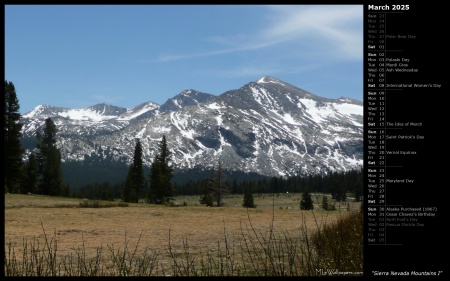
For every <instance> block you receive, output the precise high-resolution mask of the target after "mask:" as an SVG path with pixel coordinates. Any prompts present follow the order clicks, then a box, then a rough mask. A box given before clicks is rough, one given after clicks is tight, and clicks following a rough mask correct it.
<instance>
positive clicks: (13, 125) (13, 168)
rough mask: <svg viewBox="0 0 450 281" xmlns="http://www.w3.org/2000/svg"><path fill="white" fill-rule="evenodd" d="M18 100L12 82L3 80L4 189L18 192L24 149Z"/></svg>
mask: <svg viewBox="0 0 450 281" xmlns="http://www.w3.org/2000/svg"><path fill="white" fill-rule="evenodd" d="M19 109H20V106H19V100H18V99H17V94H16V89H15V87H14V84H13V83H12V82H8V81H6V80H5V103H4V108H3V111H4V120H3V122H4V127H3V137H4V153H5V154H4V169H5V186H6V188H5V191H4V192H14V193H17V192H19V188H20V179H21V170H22V154H23V152H24V149H23V148H22V146H21V144H20V137H21V136H22V134H21V130H22V124H21V123H20V113H19Z"/></svg>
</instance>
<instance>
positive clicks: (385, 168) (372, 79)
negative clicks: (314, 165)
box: [364, 4, 442, 276]
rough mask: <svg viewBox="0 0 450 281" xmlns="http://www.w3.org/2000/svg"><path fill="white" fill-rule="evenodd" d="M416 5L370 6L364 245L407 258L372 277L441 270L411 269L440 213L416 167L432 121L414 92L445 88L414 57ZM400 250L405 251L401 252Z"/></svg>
mask: <svg viewBox="0 0 450 281" xmlns="http://www.w3.org/2000/svg"><path fill="white" fill-rule="evenodd" d="M415 8H417V7H414V5H412V4H411V5H406V4H401V5H393V4H386V5H366V6H365V9H366V11H365V13H366V14H365V21H366V22H365V23H364V24H365V37H364V40H365V42H364V48H365V51H364V54H365V57H364V59H365V63H364V65H365V81H364V83H365V85H364V91H365V93H364V106H365V112H364V119H365V126H366V129H365V141H364V142H365V144H364V145H365V154H364V155H365V156H364V157H365V159H364V170H365V175H366V178H365V181H364V185H365V193H364V208H365V217H364V218H365V245H366V247H365V249H367V251H368V252H381V251H384V250H385V251H386V253H391V252H392V253H396V255H398V258H403V259H404V260H403V261H402V262H400V261H399V264H402V265H401V266H400V265H399V266H398V267H396V264H395V263H391V264H385V265H380V266H377V265H369V267H370V269H371V270H369V271H368V272H367V271H366V274H368V275H373V276H375V275H389V276H395V275H398V276H403V275H409V276H412V275H415V276H424V275H426V276H431V275H432V276H439V275H441V274H442V271H441V270H423V269H417V270H416V269H415V268H408V267H407V264H408V259H411V261H412V259H413V257H412V256H410V255H409V254H408V253H410V252H412V250H411V249H412V242H413V241H414V237H415V238H416V239H417V242H419V238H420V237H421V235H422V234H423V233H426V231H427V227H428V226H429V225H434V223H435V222H434V220H436V218H437V216H439V212H440V211H441V210H439V208H438V206H437V204H436V205H435V204H433V202H430V200H424V201H421V200H419V199H420V198H418V197H420V196H421V193H420V192H421V191H426V189H427V188H426V182H425V181H424V179H423V176H422V175H421V174H419V173H418V172H417V171H418V167H419V165H423V161H424V159H425V158H424V157H425V154H426V153H425V149H426V146H425V143H426V140H427V135H426V126H427V125H429V124H427V123H426V122H425V120H424V118H423V116H421V115H420V114H417V113H418V112H420V111H418V110H419V108H420V106H421V102H420V100H419V99H417V97H424V96H426V95H428V94H430V93H431V92H433V91H439V90H441V87H442V84H441V83H440V82H439V81H425V80H426V79H428V78H427V77H428V76H422V74H423V73H426V72H429V71H431V70H430V69H425V68H426V66H424V65H422V63H421V60H420V59H419V56H418V54H417V52H418V50H420V47H419V46H420V44H422V43H423V42H422V41H421V40H423V38H420V33H419V32H417V31H415V30H414V29H412V25H409V23H410V22H411V21H417V20H418V19H417V18H416V16H415V15H417V13H415V14H414V13H412V12H411V11H412V10H413V9H415ZM433 71H434V70H433ZM375 249H376V250H375ZM403 249H408V250H407V251H405V253H406V254H404V255H402V254H401V251H402V250H403ZM391 259H392V260H394V259H393V258H392V257H388V256H387V257H386V260H387V261H389V260H391ZM415 262H417V261H416V260H414V262H411V263H410V265H413V264H414V263H415ZM380 263H382V261H380ZM405 264H406V265H405ZM386 269H389V270H386Z"/></svg>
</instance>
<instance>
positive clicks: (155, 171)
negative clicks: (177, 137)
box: [148, 136, 174, 204]
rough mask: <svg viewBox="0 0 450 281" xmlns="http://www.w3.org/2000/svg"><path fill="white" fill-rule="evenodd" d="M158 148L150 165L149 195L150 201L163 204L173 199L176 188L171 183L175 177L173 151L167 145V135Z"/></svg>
mask: <svg viewBox="0 0 450 281" xmlns="http://www.w3.org/2000/svg"><path fill="white" fill-rule="evenodd" d="M158 148H159V151H158V153H157V154H156V156H155V158H154V160H153V163H152V165H151V167H150V193H149V195H148V201H149V202H150V203H152V202H154V203H157V204H163V203H166V202H167V201H169V200H171V199H172V197H173V196H174V189H173V185H172V183H171V181H172V177H173V166H172V164H171V162H172V159H171V152H170V151H169V149H168V147H167V141H166V137H165V136H163V137H162V140H161V142H160V143H159V145H158Z"/></svg>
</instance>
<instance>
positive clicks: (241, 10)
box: [5, 5, 363, 114]
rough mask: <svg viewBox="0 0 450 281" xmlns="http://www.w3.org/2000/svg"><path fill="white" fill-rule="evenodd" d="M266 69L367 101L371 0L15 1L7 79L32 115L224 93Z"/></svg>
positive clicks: (9, 19)
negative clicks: (309, 1) (310, 0)
mask: <svg viewBox="0 0 450 281" xmlns="http://www.w3.org/2000/svg"><path fill="white" fill-rule="evenodd" d="M266 75H269V76H273V77H275V78H278V79H280V80H283V81H285V82H287V83H290V84H293V85H295V86H297V87H299V88H302V89H304V90H307V91H309V92H311V93H313V94H316V95H319V96H323V97H328V98H339V97H341V96H345V97H350V98H355V99H358V100H361V101H362V100H363V6H362V5H335V6H329V5H312V6H308V5H293V6H288V5H275V6H265V5H142V6H141V5H6V6H5V80H8V81H11V82H13V83H14V85H15V87H16V92H17V95H18V98H19V104H20V112H21V113H22V114H25V113H26V112H28V111H30V110H32V109H33V108H34V107H36V106H37V105H41V104H48V105H53V106H60V107H68V108H83V107H87V106H91V105H95V104H97V103H107V104H111V105H117V106H122V107H127V108H132V107H134V106H137V105H139V104H141V103H144V102H147V101H153V102H156V103H158V104H163V103H164V102H165V101H166V100H167V99H169V98H171V97H173V96H175V95H177V94H179V93H180V92H181V91H183V90H185V89H194V90H198V91H201V92H206V93H210V94H214V95H220V94H222V93H224V92H226V91H228V90H233V89H238V88H240V87H242V86H243V85H245V84H246V83H249V82H251V81H256V80H257V79H259V78H261V77H263V76H266Z"/></svg>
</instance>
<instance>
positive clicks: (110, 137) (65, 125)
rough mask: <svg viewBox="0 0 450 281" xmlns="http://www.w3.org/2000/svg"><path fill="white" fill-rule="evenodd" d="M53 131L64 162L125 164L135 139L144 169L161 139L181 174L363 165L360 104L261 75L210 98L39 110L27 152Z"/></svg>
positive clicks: (27, 130) (27, 117)
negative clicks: (46, 128) (47, 128)
mask: <svg viewBox="0 0 450 281" xmlns="http://www.w3.org/2000/svg"><path fill="white" fill-rule="evenodd" d="M49 117H50V118H52V120H53V121H54V123H55V125H56V127H57V130H58V131H57V146H58V148H59V149H60V151H61V156H62V161H63V162H80V163H83V162H86V161H88V160H89V159H92V158H95V159H102V160H104V161H111V162H120V163H126V164H130V163H132V161H133V155H134V148H135V144H136V139H140V141H141V144H142V148H143V161H144V164H145V165H147V166H149V165H150V164H151V162H152V161H153V159H154V156H155V154H156V153H157V152H158V148H157V147H158V144H159V142H160V141H161V139H162V136H163V135H165V137H166V140H167V145H168V147H169V150H170V151H171V152H172V160H173V164H174V167H175V168H176V169H178V170H189V169H194V168H198V169H210V168H212V167H213V166H214V165H215V164H217V160H218V159H219V157H220V159H221V161H222V163H223V164H222V165H223V167H224V168H225V169H227V170H230V171H242V172H246V173H248V172H253V173H257V174H260V175H265V176H277V177H278V176H292V175H298V174H300V175H314V174H319V173H328V172H334V171H337V172H343V171H348V170H352V169H358V168H360V167H362V164H363V103H362V101H358V100H354V99H350V98H345V97H342V98H339V99H329V98H324V97H320V96H317V95H314V94H312V93H310V92H308V91H305V90H303V89H301V88H298V87H296V86H294V85H291V84H289V83H286V82H284V81H281V80H278V79H276V78H274V77H270V76H265V77H262V78H261V79H259V80H257V81H254V82H250V83H247V84H245V85H243V86H242V87H241V88H239V89H234V90H229V91H226V92H224V93H223V94H221V95H218V96H215V95H212V94H208V93H203V92H199V91H196V90H192V89H190V90H184V91H182V92H181V93H179V94H178V95H176V96H174V97H173V98H170V99H168V100H167V102H165V103H164V104H162V105H159V104H156V103H154V102H151V101H149V102H145V103H143V104H140V105H137V106H135V107H133V108H124V107H120V106H114V105H108V104H96V105H93V106H90V107H87V108H82V109H70V108H61V107H55V106H50V105H39V106H37V107H36V108H34V109H33V110H32V111H30V112H28V113H26V114H24V115H23V116H22V118H21V122H22V124H23V128H22V142H23V145H24V147H25V148H26V149H27V153H30V151H32V150H33V149H34V148H35V147H36V143H37V140H36V139H35V134H36V131H38V130H42V128H43V125H44V123H45V119H46V118H49Z"/></svg>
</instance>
